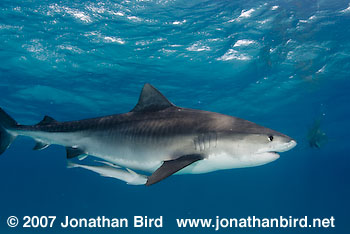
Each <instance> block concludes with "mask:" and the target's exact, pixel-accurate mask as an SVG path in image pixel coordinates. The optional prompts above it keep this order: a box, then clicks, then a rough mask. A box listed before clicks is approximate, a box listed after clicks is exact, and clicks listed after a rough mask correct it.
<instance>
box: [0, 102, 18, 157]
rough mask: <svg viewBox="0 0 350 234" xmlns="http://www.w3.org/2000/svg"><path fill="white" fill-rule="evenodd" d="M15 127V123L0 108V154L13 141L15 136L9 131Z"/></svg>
mask: <svg viewBox="0 0 350 234" xmlns="http://www.w3.org/2000/svg"><path fill="white" fill-rule="evenodd" d="M16 126H17V122H16V121H15V120H14V119H13V118H12V117H11V116H9V115H8V114H7V113H6V112H5V111H4V110H3V109H1V108H0V154H2V153H4V152H5V150H6V149H7V148H8V147H9V146H10V145H11V143H12V142H13V141H14V140H15V138H16V135H14V134H13V133H11V132H10V131H9V130H10V129H14V128H15V127H16Z"/></svg>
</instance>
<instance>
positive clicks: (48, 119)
mask: <svg viewBox="0 0 350 234" xmlns="http://www.w3.org/2000/svg"><path fill="white" fill-rule="evenodd" d="M56 122H57V121H56V120H55V119H54V118H52V117H50V116H47V115H45V117H44V118H43V120H41V121H40V122H39V123H38V124H37V125H48V124H52V123H56Z"/></svg>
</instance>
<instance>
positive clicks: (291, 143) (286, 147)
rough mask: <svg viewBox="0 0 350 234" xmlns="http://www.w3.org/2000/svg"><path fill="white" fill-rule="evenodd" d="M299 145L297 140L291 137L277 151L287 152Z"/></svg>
mask: <svg viewBox="0 0 350 234" xmlns="http://www.w3.org/2000/svg"><path fill="white" fill-rule="evenodd" d="M296 145H297V142H296V141H295V140H294V139H291V140H290V141H288V142H286V143H283V144H282V145H281V146H280V147H279V149H278V150H276V151H277V152H285V151H288V150H291V149H292V148H294V147H295V146H296Z"/></svg>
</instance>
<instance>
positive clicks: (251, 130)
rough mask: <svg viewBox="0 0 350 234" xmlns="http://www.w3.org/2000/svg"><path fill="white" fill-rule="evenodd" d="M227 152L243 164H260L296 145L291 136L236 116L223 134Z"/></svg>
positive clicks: (270, 160) (272, 159)
mask: <svg viewBox="0 0 350 234" xmlns="http://www.w3.org/2000/svg"><path fill="white" fill-rule="evenodd" d="M221 142H222V146H223V148H224V151H225V154H227V155H231V157H232V158H234V159H235V160H237V159H238V160H239V161H240V162H241V163H242V165H243V166H258V165H263V164H266V163H269V162H272V161H274V160H276V159H278V158H279V157H280V156H279V153H281V152H285V151H288V150H290V149H292V148H293V147H295V146H296V144H297V143H296V141H295V140H294V139H292V138H291V137H289V136H287V135H284V134H282V133H279V132H277V131H274V130H272V129H269V128H265V127H263V126H260V125H257V124H255V123H252V122H250V121H247V120H243V119H238V118H234V121H233V124H231V127H230V129H229V130H228V131H225V132H224V134H222V136H221Z"/></svg>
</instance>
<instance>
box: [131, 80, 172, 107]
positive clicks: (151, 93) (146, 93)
mask: <svg viewBox="0 0 350 234" xmlns="http://www.w3.org/2000/svg"><path fill="white" fill-rule="evenodd" d="M172 106H174V104H172V103H171V102H170V101H169V100H168V99H167V98H166V97H165V96H164V95H163V94H161V93H160V92H159V91H158V90H157V89H156V88H154V87H153V86H152V85H150V84H148V83H146V84H145V85H144V86H143V88H142V91H141V94H140V98H139V101H138V103H137V104H136V106H135V107H134V109H132V110H131V111H132V112H154V111H160V110H164V109H166V108H168V107H172Z"/></svg>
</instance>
